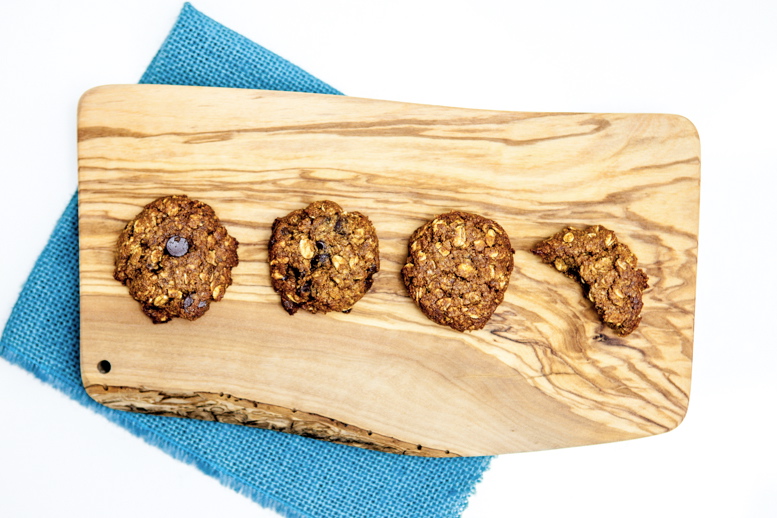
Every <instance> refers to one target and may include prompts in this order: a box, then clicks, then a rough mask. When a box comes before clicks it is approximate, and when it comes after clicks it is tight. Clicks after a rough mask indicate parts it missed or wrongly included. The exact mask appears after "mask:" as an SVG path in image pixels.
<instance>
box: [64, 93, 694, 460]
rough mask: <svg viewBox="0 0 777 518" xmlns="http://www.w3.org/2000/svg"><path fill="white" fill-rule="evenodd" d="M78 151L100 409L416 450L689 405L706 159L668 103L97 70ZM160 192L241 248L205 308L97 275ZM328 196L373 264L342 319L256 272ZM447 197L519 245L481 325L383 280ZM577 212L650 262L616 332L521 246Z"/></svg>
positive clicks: (541, 435)
mask: <svg viewBox="0 0 777 518" xmlns="http://www.w3.org/2000/svg"><path fill="white" fill-rule="evenodd" d="M78 164H79V228H80V269H81V286H80V287H81V292H80V298H81V370H82V376H83V382H84V386H85V388H86V391H87V392H88V393H89V394H90V396H91V397H93V398H94V399H95V400H97V401H98V402H100V403H102V404H105V405H107V406H109V407H112V408H117V409H122V410H129V411H135V412H144V413H152V414H161V415H170V416H179V417H191V418H198V419H208V420H217V421H223V422H229V423H235V424H241V425H247V426H255V427H260V428H270V429H273V430H279V431H282V432H289V433H294V434H299V435H304V436H307V437H313V438H316V439H322V440H327V441H333V442H337V443H341V444H347V445H352V446H358V447H363V448H371V449H376V450H382V451H386V452H393V453H403V454H411V455H423V456H454V455H463V456H472V455H492V454H504V453H511V452H524V451H533V450H543V449H551V448H561V447H568V446H579V445H587V444H596V443H604V442H610V441H619V440H625V439H633V438H637V437H645V436H650V435H655V434H660V433H663V432H666V431H669V430H672V429H673V428H675V427H676V426H678V424H679V423H680V422H681V421H682V419H683V417H684V416H685V413H686V410H687V407H688V398H689V392H690V382H691V364H692V349H693V319H694V305H695V282H696V257H697V255H696V253H697V235H698V231H697V229H698V210H699V178H700V176H699V175H700V172H699V170H700V158H699V139H698V135H697V132H696V130H695V128H694V126H693V125H692V124H691V123H690V122H689V121H688V120H687V119H685V118H683V117H680V116H676V115H664V114H591V113H518V112H503V111H488V110H473V109H460V108H449V107H440V106H426V105H417V104H407V103H399V102H387V101H377V100H368V99H358V98H349V97H343V96H330V95H314V94H303V93H285V92H271V91H260V90H235V89H220V88H204V87H179V86H152V85H131V86H128V85H116V86H103V87H98V88H95V89H92V90H90V91H88V92H87V93H85V94H84V96H83V97H82V99H81V101H80V106H79V113H78ZM170 194H187V195H189V196H190V197H191V198H194V199H198V200H201V201H203V202H205V203H207V204H209V205H211V206H212V207H213V208H214V210H215V211H216V213H217V214H218V216H219V217H220V219H221V221H222V223H223V224H224V225H225V226H226V228H227V229H228V231H229V232H230V233H231V234H232V235H233V236H235V237H236V238H237V240H238V241H239V242H240V247H239V249H238V254H239V258H240V264H239V265H238V266H237V267H236V268H235V269H234V270H233V280H234V283H233V285H232V286H231V287H229V289H228V290H227V293H226V296H225V297H224V299H223V300H222V301H221V302H218V303H215V304H213V305H212V307H211V309H210V310H209V311H208V312H207V313H206V314H205V315H204V316H203V317H202V318H200V319H199V320H197V321H194V322H189V321H184V320H180V319H175V320H174V321H172V322H170V323H166V324H156V325H155V324H152V322H151V320H150V319H149V318H148V317H146V316H145V315H144V314H143V313H142V312H141V310H140V306H139V304H138V303H137V302H135V301H134V300H133V299H132V298H131V297H130V296H129V294H128V291H127V288H125V287H124V286H122V285H121V284H120V283H119V282H117V281H115V280H114V279H113V276H112V275H113V267H114V254H115V247H116V241H117V238H118V235H119V233H120V231H121V230H122V228H123V227H124V225H125V224H126V222H127V221H128V220H130V219H132V218H133V217H134V216H135V215H136V214H137V213H138V212H139V211H140V210H141V209H142V208H143V206H145V205H146V204H147V203H149V202H151V201H153V200H154V199H156V198H158V197H160V196H165V195H170ZM324 199H327V200H332V201H335V202H337V203H338V204H340V205H341V206H342V207H343V208H344V209H345V210H347V211H359V212H362V213H363V214H365V215H367V216H369V218H370V219H371V220H372V222H373V223H374V225H375V227H376V229H377V233H378V237H379V239H380V254H381V270H380V273H378V274H377V275H376V276H375V282H374V285H373V288H372V290H371V291H370V292H369V293H367V295H365V296H364V298H363V299H362V300H361V301H359V302H358V303H357V304H356V306H355V307H354V308H353V310H352V311H351V312H350V313H349V314H344V313H327V314H310V313H307V312H305V311H300V312H298V313H297V314H296V315H294V316H290V315H288V314H287V313H286V312H285V311H284V310H283V308H282V307H281V304H280V300H279V297H278V295H277V294H276V293H275V292H274V291H273V289H272V287H271V284H270V273H269V265H268V262H267V245H268V239H269V237H270V227H271V225H272V223H273V220H274V219H275V218H278V217H282V216H284V215H286V214H287V213H289V212H290V211H292V210H295V209H299V208H302V207H304V206H305V205H307V204H308V203H310V202H313V201H317V200H324ZM452 209H459V210H464V211H469V212H475V213H478V214H481V215H483V216H485V217H488V218H492V219H494V220H496V221H497V222H498V223H500V224H501V225H502V226H503V227H504V228H505V230H506V231H507V233H508V235H509V237H510V239H511V242H512V245H513V248H515V269H514V271H513V273H512V277H511V280H510V286H509V289H508V290H507V293H506V295H505V300H504V302H503V303H502V304H501V306H499V308H498V309H497V311H496V313H495V314H494V316H493V317H492V319H491V320H490V322H489V323H488V324H487V325H486V327H485V328H484V329H482V330H479V331H473V332H465V333H461V332H458V331H454V330H452V329H450V328H447V327H443V326H440V325H437V324H434V323H433V322H432V321H430V320H428V319H427V318H426V317H425V316H424V315H423V314H422V313H421V311H420V310H419V309H418V307H417V306H416V305H415V304H414V303H413V301H412V299H410V298H409V296H408V294H407V292H406V289H405V287H404V285H403V283H402V279H401V276H400V269H401V267H402V265H403V264H404V261H405V258H406V255H407V246H408V238H409V236H410V234H411V233H412V232H413V230H415V229H416V228H417V227H418V226H420V225H421V224H423V223H424V222H426V221H428V220H429V219H431V218H433V217H434V216H435V215H437V214H440V213H443V212H447V211H449V210H452ZM593 224H599V225H603V226H605V227H607V228H609V229H611V230H613V231H615V233H616V235H617V236H618V238H619V240H620V241H622V242H623V243H625V244H626V245H627V246H629V247H630V248H631V250H632V251H634V253H635V254H636V255H637V257H638V258H639V266H640V267H641V268H643V269H644V270H645V272H646V273H647V275H648V279H649V281H648V282H649V288H648V289H647V290H646V291H645V294H644V309H643V312H642V315H643V319H642V324H641V325H640V327H639V328H638V329H637V330H636V331H635V332H634V333H632V334H631V335H629V336H626V337H619V336H617V335H615V334H614V333H613V332H612V331H611V330H609V329H608V328H606V327H604V326H603V325H602V324H601V323H600V321H599V320H598V318H597V315H596V312H595V310H594V308H593V307H592V305H591V303H590V302H588V300H586V299H585V297H584V296H583V293H582V289H581V287H580V286H579V285H578V284H577V283H576V282H575V281H574V280H572V279H570V278H568V277H566V276H564V275H562V274H560V273H559V272H557V271H556V270H555V269H554V268H553V267H552V266H548V265H546V264H543V263H542V262H541V261H540V260H539V258H537V257H536V256H534V255H533V254H532V253H531V252H530V249H531V247H532V245H534V244H535V243H536V242H538V241H539V240H541V239H543V238H545V237H548V236H550V235H552V234H554V233H556V232H558V231H559V230H560V229H561V228H563V227H564V226H576V227H584V226H588V225H593Z"/></svg>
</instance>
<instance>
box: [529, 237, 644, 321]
mask: <svg viewBox="0 0 777 518" xmlns="http://www.w3.org/2000/svg"><path fill="white" fill-rule="evenodd" d="M532 252H533V253H534V254H536V255H538V256H539V257H540V258H542V261H543V262H545V263H549V264H552V265H553V266H555V268H556V269H557V270H558V271H560V272H562V273H564V274H566V275H567V276H569V277H571V278H573V279H575V280H576V281H578V282H580V284H582V286H583V290H584V293H585V295H586V297H588V299H589V300H590V301H591V302H593V303H594V307H595V308H596V311H597V313H598V314H599V317H600V318H601V319H602V322H604V324H606V325H607V326H609V327H611V328H612V329H613V330H614V331H615V332H616V333H617V334H619V335H622V336H625V335H627V334H629V333H631V332H632V331H634V330H635V329H636V328H637V326H638V325H639V323H640V321H641V320H642V317H641V316H640V312H641V311H642V292H643V291H644V290H645V289H646V288H647V287H648V283H647V275H646V274H645V272H644V271H642V270H640V269H638V268H637V256H635V255H634V254H633V253H632V252H631V250H629V248H628V247H627V246H626V245H624V244H623V243H620V242H618V239H617V238H616V237H615V232H613V231H612V230H608V229H606V228H604V227H602V226H601V225H594V226H591V227H588V228H586V229H582V230H581V229H576V228H573V227H566V228H564V229H562V230H561V231H560V232H558V233H556V234H554V235H553V236H551V237H549V238H548V239H545V240H544V241H541V242H539V243H537V245H535V246H534V248H533V249H532Z"/></svg>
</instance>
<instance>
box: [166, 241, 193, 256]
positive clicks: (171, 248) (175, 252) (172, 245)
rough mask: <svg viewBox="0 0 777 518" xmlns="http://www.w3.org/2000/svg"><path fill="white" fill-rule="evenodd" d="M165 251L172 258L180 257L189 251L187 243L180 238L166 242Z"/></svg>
mask: <svg viewBox="0 0 777 518" xmlns="http://www.w3.org/2000/svg"><path fill="white" fill-rule="evenodd" d="M165 249H166V250H167V253H168V254H170V255H172V256H173V257H181V256H182V255H186V252H188V251H189V242H188V241H187V240H186V238H183V237H181V236H173V237H171V238H170V239H168V240H167V244H166V245H165Z"/></svg>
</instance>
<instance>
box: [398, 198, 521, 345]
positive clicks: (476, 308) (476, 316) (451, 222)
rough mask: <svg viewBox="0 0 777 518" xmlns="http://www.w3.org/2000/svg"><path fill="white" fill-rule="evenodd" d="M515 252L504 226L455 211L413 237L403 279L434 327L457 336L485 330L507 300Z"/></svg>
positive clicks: (434, 221)
mask: <svg viewBox="0 0 777 518" xmlns="http://www.w3.org/2000/svg"><path fill="white" fill-rule="evenodd" d="M514 253H515V252H514V250H513V248H512V246H511V245H510V239H509V238H508V237H507V233H506V232H505V230H504V229H503V228H502V227H501V226H500V225H499V224H498V223H496V222H495V221H492V220H490V219H487V218H484V217H482V216H479V215H477V214H470V213H467V212H461V211H452V212H448V213H446V214H441V215H439V216H437V217H436V218H434V219H433V220H431V221H429V222H428V223H426V224H424V225H422V226H421V227H420V228H418V229H417V230H416V231H415V232H414V233H413V235H412V236H411V237H410V243H409V253H408V258H407V261H406V264H405V265H404V267H403V268H402V278H403V280H404V282H405V285H406V286H407V289H408V292H409V293H410V296H411V297H412V299H413V300H414V301H415V302H416V304H418V307H419V308H421V311H423V313H424V314H425V315H426V316H427V317H428V318H429V319H431V320H432V321H433V322H436V323H438V324H441V325H445V326H449V327H452V328H453V329H455V330H457V331H472V330H476V329H482V328H483V327H484V326H485V325H486V323H487V322H488V320H489V319H490V318H491V315H493V313H494V311H495V310H496V308H497V306H499V304H501V303H502V300H503V299H504V294H505V291H507V286H508V284H509V282H510V274H511V273H512V271H513V254H514Z"/></svg>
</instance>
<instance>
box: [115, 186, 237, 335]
mask: <svg viewBox="0 0 777 518" xmlns="http://www.w3.org/2000/svg"><path fill="white" fill-rule="evenodd" d="M237 246H238V243H237V240H236V239H235V238H233V237H232V236H230V235H229V234H228V233H227V230H226V229H225V228H224V227H223V226H222V225H221V223H220V222H219V219H218V217H216V213H215V212H214V211H213V209H212V208H211V207H210V206H208V205H206V204H205V203H202V202H200V201H196V200H192V199H190V198H189V197H187V196H185V195H176V196H167V197H164V198H159V199H157V200H155V201H153V202H151V203H149V204H148V205H146V207H145V208H144V209H143V210H142V211H141V212H140V213H139V214H138V215H137V216H135V218H134V219H132V220H131V221H129V222H128V223H127V225H126V226H125V227H124V230H123V231H122V232H121V235H120V236H119V240H118V244H117V247H118V248H117V254H116V268H115V270H114V274H113V276H114V278H115V279H116V280H117V281H120V282H121V283H122V284H124V285H125V286H127V287H128V288H129V292H130V295H132V296H133V297H134V298H135V300H137V301H138V302H140V304H141V307H142V309H143V312H144V313H146V315H148V316H149V317H151V319H152V320H153V321H154V323H155V324H158V323H162V322H168V321H169V320H171V319H172V318H174V317H180V318H184V319H186V320H195V319H197V318H199V317H201V316H202V315H203V314H204V313H205V312H206V311H208V308H209V307H210V303H211V302H215V301H219V300H221V299H222V298H223V297H224V293H226V290H227V287H228V286H229V285H230V284H232V268H233V267H235V266H237V264H238V258H237Z"/></svg>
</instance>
